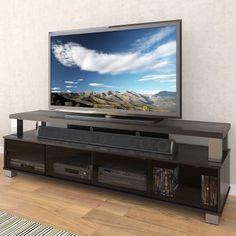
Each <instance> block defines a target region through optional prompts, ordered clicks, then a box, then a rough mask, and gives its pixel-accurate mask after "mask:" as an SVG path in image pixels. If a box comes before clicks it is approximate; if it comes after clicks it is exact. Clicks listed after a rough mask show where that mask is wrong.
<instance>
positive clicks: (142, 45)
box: [133, 26, 175, 51]
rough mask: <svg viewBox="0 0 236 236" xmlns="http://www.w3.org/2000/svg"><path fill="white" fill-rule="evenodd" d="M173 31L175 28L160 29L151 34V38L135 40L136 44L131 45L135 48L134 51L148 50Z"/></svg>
mask: <svg viewBox="0 0 236 236" xmlns="http://www.w3.org/2000/svg"><path fill="white" fill-rule="evenodd" d="M174 30H175V27H171V26H170V27H165V28H163V29H161V30H160V31H159V32H157V33H155V34H152V35H151V36H147V37H143V38H140V39H138V40H136V42H135V43H134V44H133V47H134V48H135V50H139V51H145V50H147V49H149V48H150V47H151V46H153V45H155V44H156V43H158V42H160V41H161V40H163V39H164V38H165V37H167V36H169V35H170V34H172V33H173V32H174Z"/></svg>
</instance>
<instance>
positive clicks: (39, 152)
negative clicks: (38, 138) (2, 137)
mask: <svg viewBox="0 0 236 236" xmlns="http://www.w3.org/2000/svg"><path fill="white" fill-rule="evenodd" d="M5 145H6V146H5V168H10V169H16V170H22V171H27V172H33V173H37V174H44V173H45V163H44V145H42V144H35V143H30V142H24V141H16V140H6V142H5Z"/></svg>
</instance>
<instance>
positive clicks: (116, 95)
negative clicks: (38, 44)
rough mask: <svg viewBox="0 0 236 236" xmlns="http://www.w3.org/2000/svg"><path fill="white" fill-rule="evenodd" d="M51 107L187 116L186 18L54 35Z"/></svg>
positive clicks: (114, 113) (51, 37)
mask: <svg viewBox="0 0 236 236" xmlns="http://www.w3.org/2000/svg"><path fill="white" fill-rule="evenodd" d="M49 48H50V51H49V56H50V60H49V64H50V66H49V67H50V86H49V87H50V88H49V89H50V92H49V96H50V99H49V100H50V104H49V105H50V108H59V109H61V108H63V109H64V108H69V109H72V108H73V109H77V110H78V111H79V112H94V113H104V114H110V115H122V116H135V117H138V116H140V117H146V116H148V117H181V20H175V21H169V22H159V23H158V22H156V23H146V24H136V25H126V26H110V27H102V28H93V29H83V30H72V31H64V32H52V33H49Z"/></svg>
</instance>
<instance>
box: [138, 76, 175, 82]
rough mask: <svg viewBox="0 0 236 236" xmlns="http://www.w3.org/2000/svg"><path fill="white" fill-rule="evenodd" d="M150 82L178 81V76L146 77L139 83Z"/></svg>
mask: <svg viewBox="0 0 236 236" xmlns="http://www.w3.org/2000/svg"><path fill="white" fill-rule="evenodd" d="M149 80H160V81H163V82H164V81H166V82H167V81H168V82H170V80H171V82H173V81H176V74H168V75H145V76H143V77H142V78H141V79H138V80H137V81H149Z"/></svg>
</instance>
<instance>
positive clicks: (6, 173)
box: [4, 170, 17, 178]
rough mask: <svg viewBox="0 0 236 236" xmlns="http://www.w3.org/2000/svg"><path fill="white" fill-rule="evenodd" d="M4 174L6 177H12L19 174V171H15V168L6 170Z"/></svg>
mask: <svg viewBox="0 0 236 236" xmlns="http://www.w3.org/2000/svg"><path fill="white" fill-rule="evenodd" d="M4 175H5V176H6V177H9V178H12V177H14V176H17V171H15V170H4Z"/></svg>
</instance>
